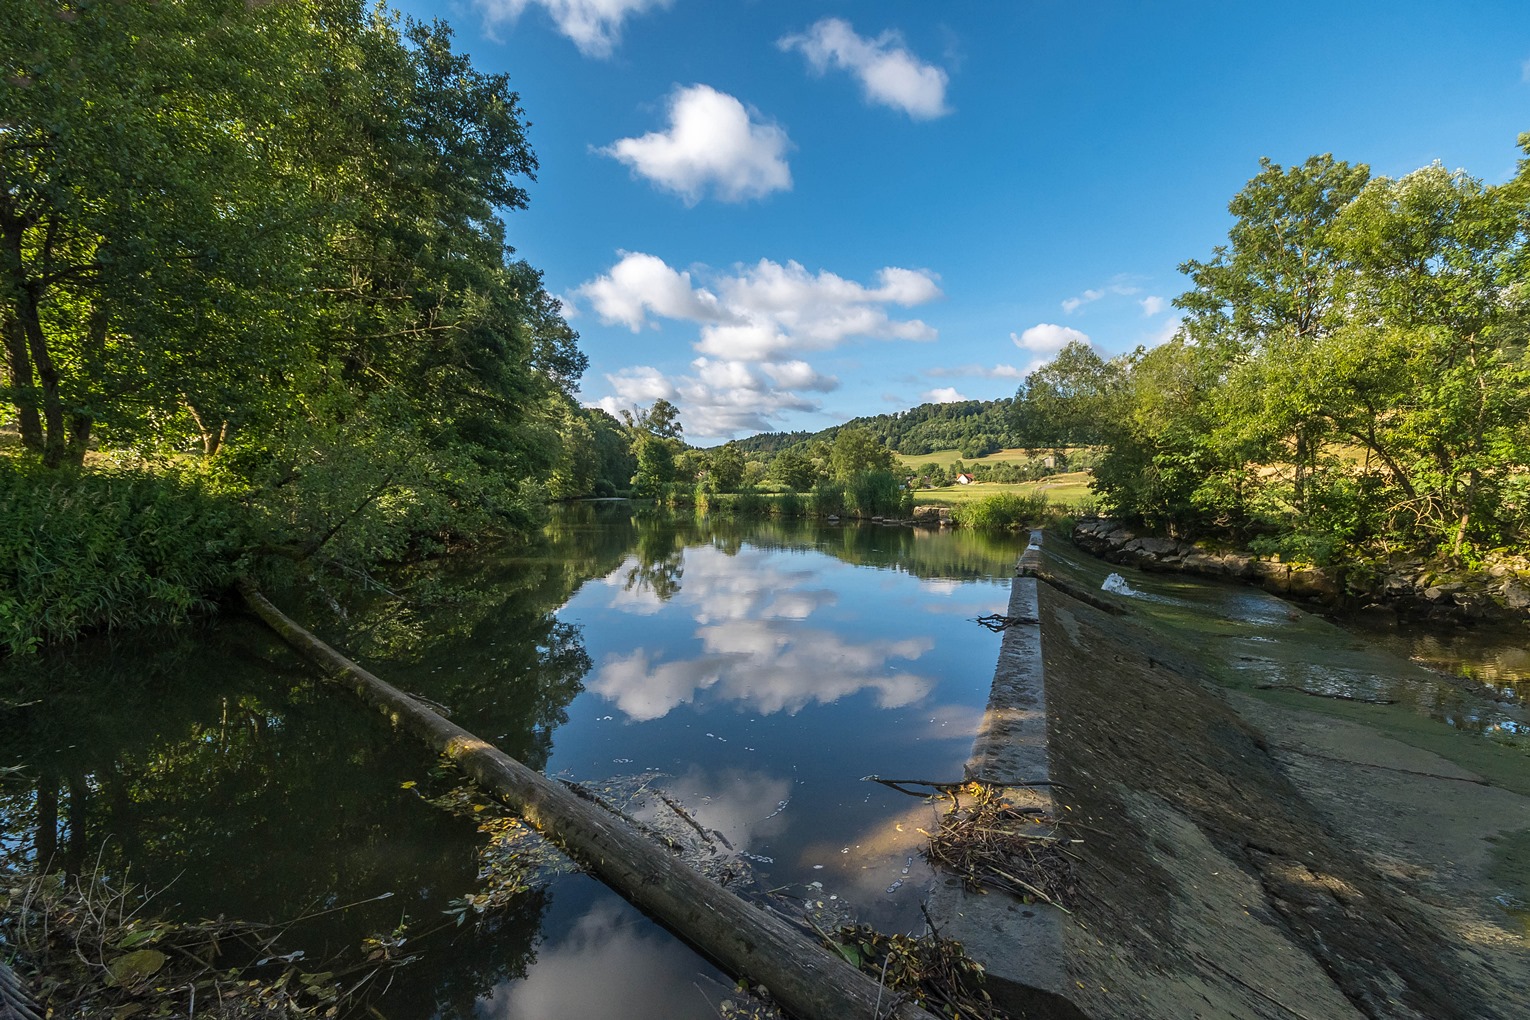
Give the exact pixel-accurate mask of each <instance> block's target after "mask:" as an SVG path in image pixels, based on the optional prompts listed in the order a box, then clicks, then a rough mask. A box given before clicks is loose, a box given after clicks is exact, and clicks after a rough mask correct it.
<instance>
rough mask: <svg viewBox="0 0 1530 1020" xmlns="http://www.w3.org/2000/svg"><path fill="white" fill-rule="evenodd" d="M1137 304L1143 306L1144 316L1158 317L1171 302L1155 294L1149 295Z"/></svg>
mask: <svg viewBox="0 0 1530 1020" xmlns="http://www.w3.org/2000/svg"><path fill="white" fill-rule="evenodd" d="M1137 303H1138V304H1139V305H1141V306H1142V314H1143V315H1158V314H1160V313H1162V312H1163V311H1164V309H1166V308H1168V307H1169V302H1168V301H1167V300H1166V299H1164V298H1161V297H1158V296H1157V295H1154V294H1149V295H1148V296H1147V297H1145V298H1143V299H1142V300H1141V301H1138V302H1137Z"/></svg>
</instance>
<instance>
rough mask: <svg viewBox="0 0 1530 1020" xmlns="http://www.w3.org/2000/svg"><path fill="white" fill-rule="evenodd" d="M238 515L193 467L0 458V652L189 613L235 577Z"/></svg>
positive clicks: (170, 619) (240, 543)
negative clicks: (80, 466)
mask: <svg viewBox="0 0 1530 1020" xmlns="http://www.w3.org/2000/svg"><path fill="white" fill-rule="evenodd" d="M243 520H244V516H243V513H242V511H241V509H240V508H239V507H238V506H237V505H236V504H234V502H233V501H232V500H230V499H226V498H220V497H219V496H217V495H215V494H214V493H212V492H210V491H209V490H208V489H207V487H206V486H205V485H204V484H202V483H201V482H200V481H199V480H197V479H196V478H195V477H193V476H191V475H189V474H185V473H181V472H176V471H166V470H156V471H155V472H153V473H149V472H146V471H141V470H112V471H92V472H89V473H85V472H60V471H50V470H46V469H44V468H41V467H38V466H36V465H33V464H30V463H27V462H23V461H17V460H13V459H11V458H7V457H0V650H4V651H5V652H9V653H11V654H15V653H19V652H30V651H33V650H35V649H37V648H38V647H39V646H41V645H43V644H45V643H48V642H52V641H61V640H67V639H69V638H73V637H76V636H78V635H80V634H82V633H85V632H87V631H92V630H101V629H111V628H116V627H129V626H139V625H144V624H155V623H171V622H177V621H180V620H183V619H185V618H186V616H187V615H188V614H190V613H191V612H193V611H194V610H196V609H198V608H200V607H202V606H205V605H207V600H208V599H209V598H211V597H212V596H213V595H215V594H216V593H218V592H220V591H222V590H224V589H226V588H227V587H228V585H229V584H230V583H231V582H232V579H233V574H234V560H235V558H236V557H237V555H238V551H239V550H240V549H241V548H242V546H243V544H244V543H243V541H242V534H241V532H242V530H243Z"/></svg>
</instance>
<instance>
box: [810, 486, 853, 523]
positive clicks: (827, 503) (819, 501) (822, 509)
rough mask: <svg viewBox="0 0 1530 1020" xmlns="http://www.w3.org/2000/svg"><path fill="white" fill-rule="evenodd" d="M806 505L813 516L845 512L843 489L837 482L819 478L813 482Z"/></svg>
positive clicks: (837, 514) (834, 515)
mask: <svg viewBox="0 0 1530 1020" xmlns="http://www.w3.org/2000/svg"><path fill="white" fill-rule="evenodd" d="M808 505H809V507H810V508H811V509H812V512H813V514H814V515H815V516H818V517H840V516H843V515H844V513H845V507H846V500H845V490H844V487H843V486H841V485H840V484H839V483H838V482H835V481H833V480H832V479H828V478H820V479H818V481H817V482H815V483H814V484H813V491H812V493H811V494H810V495H809V497H808Z"/></svg>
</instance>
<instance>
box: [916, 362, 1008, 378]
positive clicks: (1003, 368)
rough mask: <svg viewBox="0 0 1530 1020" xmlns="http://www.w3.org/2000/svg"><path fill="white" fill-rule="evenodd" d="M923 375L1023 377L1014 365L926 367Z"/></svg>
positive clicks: (942, 376)
mask: <svg viewBox="0 0 1530 1020" xmlns="http://www.w3.org/2000/svg"><path fill="white" fill-rule="evenodd" d="M925 375H928V376H933V377H935V378H937V379H942V378H961V379H966V378H973V379H1023V378H1024V377H1025V376H1024V373H1022V372H1021V371H1020V370H1019V369H1018V368H1016V367H1015V366H1014V365H994V366H993V367H992V368H990V367H988V366H987V365H953V366H951V367H949V368H948V367H945V366H937V367H935V368H931V369H928V370H927V371H926V372H925Z"/></svg>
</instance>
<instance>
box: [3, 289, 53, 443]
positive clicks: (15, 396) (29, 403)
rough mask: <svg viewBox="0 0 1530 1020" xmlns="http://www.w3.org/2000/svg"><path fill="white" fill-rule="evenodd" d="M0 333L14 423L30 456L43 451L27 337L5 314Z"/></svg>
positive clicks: (19, 325)
mask: <svg viewBox="0 0 1530 1020" xmlns="http://www.w3.org/2000/svg"><path fill="white" fill-rule="evenodd" d="M0 332H3V333H4V335H5V364H6V369H7V370H8V372H9V375H10V383H11V394H12V397H11V399H12V401H13V402H14V403H15V405H16V421H17V424H18V425H19V426H20V429H21V445H22V446H23V447H24V448H25V449H28V450H31V451H32V452H33V453H41V452H42V448H43V432H42V417H41V416H40V415H39V414H38V413H37V384H36V382H35V381H34V380H33V379H32V359H31V358H30V357H28V356H27V340H26V335H25V334H24V333H23V332H22V329H21V320H20V319H18V318H16V317H15V316H14V315H7V316H6V317H5V321H4V324H3V326H0Z"/></svg>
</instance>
